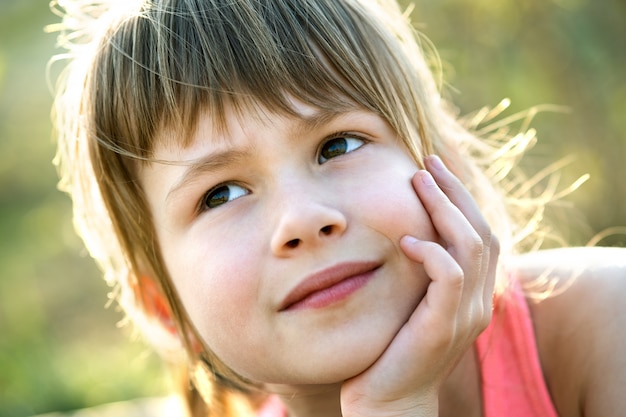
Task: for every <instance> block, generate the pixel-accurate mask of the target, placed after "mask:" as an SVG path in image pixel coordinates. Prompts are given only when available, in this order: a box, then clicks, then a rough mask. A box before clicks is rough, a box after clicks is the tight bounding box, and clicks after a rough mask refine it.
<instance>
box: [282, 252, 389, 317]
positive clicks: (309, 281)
mask: <svg viewBox="0 0 626 417" xmlns="http://www.w3.org/2000/svg"><path fill="white" fill-rule="evenodd" d="M380 266H381V264H380V263H379V262H349V263H342V264H339V265H336V266H333V267H331V268H328V269H325V270H322V271H320V272H317V273H314V274H312V275H310V276H308V277H307V278H305V279H304V280H303V281H302V282H301V283H300V284H298V285H297V286H296V287H295V288H294V289H293V290H292V291H291V292H290V293H289V294H288V295H287V297H286V298H285V299H284V301H283V302H282V304H281V307H280V311H295V310H301V309H309V308H311V309H315V308H323V307H327V306H330V305H331V304H335V303H337V302H339V301H342V300H344V299H346V298H348V297H349V296H350V295H351V294H353V293H354V292H356V291H357V290H359V289H360V288H362V287H363V286H365V284H367V282H368V281H369V280H370V279H371V278H373V277H374V275H375V273H376V271H377V270H378V268H380Z"/></svg>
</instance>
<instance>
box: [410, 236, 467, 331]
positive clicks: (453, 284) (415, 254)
mask: <svg viewBox="0 0 626 417" xmlns="http://www.w3.org/2000/svg"><path fill="white" fill-rule="evenodd" d="M400 247H401V248H402V250H403V251H404V253H405V254H406V256H407V257H408V258H409V259H411V260H412V261H414V262H417V263H420V264H422V266H423V267H424V271H425V272H426V274H427V275H428V276H429V277H430V279H431V283H430V284H429V286H428V290H427V292H426V295H425V297H424V299H423V300H422V302H421V303H420V305H419V306H418V308H417V309H416V311H415V313H414V314H416V315H426V312H425V311H424V310H429V311H437V312H438V313H437V314H434V315H433V314H431V315H430V316H431V317H432V318H433V319H435V320H436V321H437V323H435V324H434V325H436V326H437V328H443V327H448V326H449V325H450V324H451V323H453V322H454V319H453V318H454V317H455V316H456V315H457V312H458V310H459V306H460V303H461V299H462V293H463V285H464V272H463V269H461V267H460V265H459V264H458V263H457V262H456V261H455V260H454V258H453V257H452V256H451V255H450V254H449V253H448V252H447V251H446V250H445V249H444V248H443V247H442V246H441V245H439V244H437V243H434V242H429V241H423V240H418V239H416V238H414V237H412V236H404V237H403V238H402V239H401V240H400ZM441 326H443V327H441Z"/></svg>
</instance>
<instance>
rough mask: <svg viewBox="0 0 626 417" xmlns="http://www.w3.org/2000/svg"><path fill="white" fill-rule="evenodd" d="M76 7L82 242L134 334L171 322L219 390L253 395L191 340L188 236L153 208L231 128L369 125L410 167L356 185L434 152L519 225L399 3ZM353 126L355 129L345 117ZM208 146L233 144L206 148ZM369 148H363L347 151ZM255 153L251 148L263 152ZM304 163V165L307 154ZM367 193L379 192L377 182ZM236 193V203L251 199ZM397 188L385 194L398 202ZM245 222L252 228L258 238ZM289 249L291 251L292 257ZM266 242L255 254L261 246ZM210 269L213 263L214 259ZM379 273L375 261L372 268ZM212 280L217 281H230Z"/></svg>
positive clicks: (68, 8) (72, 108) (62, 95)
mask: <svg viewBox="0 0 626 417" xmlns="http://www.w3.org/2000/svg"><path fill="white" fill-rule="evenodd" d="M75 3H76V2H72V1H71V0H69V1H67V2H63V1H61V0H59V4H60V5H61V7H62V8H64V9H65V12H66V13H67V15H66V20H65V23H66V24H67V26H68V27H70V29H74V32H72V34H73V36H67V37H64V39H65V40H67V42H68V46H69V48H70V52H71V53H72V54H73V56H72V62H71V63H70V65H69V67H68V69H67V72H66V74H65V76H64V78H63V84H62V87H61V90H60V92H59V95H58V99H57V106H56V109H57V114H58V118H59V119H58V124H59V131H60V134H61V138H60V145H59V164H60V168H61V171H62V175H63V185H64V187H65V188H66V189H67V190H68V191H69V192H70V193H71V195H72V198H73V200H74V209H75V219H76V224H77V227H78V230H79V232H80V233H81V235H82V237H83V238H84V240H85V242H86V244H87V246H88V248H89V250H90V252H91V253H92V255H93V256H94V258H95V259H96V260H98V261H99V263H100V264H101V266H102V267H103V269H104V271H105V273H106V276H107V278H108V279H109V280H111V281H112V282H114V283H116V284H118V285H119V288H120V289H121V291H122V295H121V300H122V302H123V303H124V304H125V307H126V308H127V310H128V311H129V313H130V314H131V315H132V316H133V317H135V318H137V320H138V321H141V320H142V319H141V317H143V316H145V315H148V316H161V318H162V320H161V324H162V325H163V326H164V327H169V325H168V320H169V319H170V318H172V319H173V324H172V327H175V329H173V330H174V331H175V332H176V334H178V335H180V337H181V339H182V340H183V342H184V345H185V347H186V350H187V353H188V355H189V357H190V358H191V362H192V363H196V362H197V361H198V360H201V362H202V363H204V364H208V366H209V367H210V368H211V369H212V371H213V373H214V376H215V377H216V378H218V379H219V380H220V381H221V382H223V383H225V384H228V383H233V384H235V385H242V384H243V383H244V380H243V379H242V378H240V377H239V376H238V375H237V373H235V372H232V371H231V369H230V368H231V367H230V366H225V365H224V364H223V363H222V362H221V361H220V360H218V359H217V358H216V356H215V355H214V353H213V352H212V350H211V349H210V347H211V343H212V341H211V340H206V338H207V337H206V336H207V334H204V333H203V331H202V329H197V328H196V325H197V324H198V320H196V319H197V318H198V317H201V316H202V314H204V313H205V312H206V311H200V310H194V309H193V308H190V306H189V303H187V304H186V305H185V308H183V304H185V303H183V301H187V299H189V297H192V295H191V294H193V293H194V291H198V292H202V291H203V290H204V289H203V288H202V286H197V287H194V286H193V285H192V284H190V283H189V282H187V283H185V284H184V285H183V284H180V282H176V280H177V279H178V278H176V279H173V277H176V276H177V274H180V272H177V271H179V270H180V269H181V268H182V266H181V265H182V264H180V265H179V264H176V259H175V257H174V255H172V253H173V249H171V248H172V245H170V243H172V242H178V241H177V240H176V239H177V238H180V235H181V234H183V233H182V232H176V231H175V230H174V231H172V228H173V229H176V226H172V228H169V229H168V227H169V226H171V225H172V224H174V223H167V221H168V215H169V220H171V217H173V216H174V217H176V216H178V215H180V216H181V218H182V220H181V219H180V218H177V221H179V223H177V224H180V222H183V223H184V222H185V220H184V215H183V214H181V213H180V212H177V211H170V212H168V211H162V210H160V209H159V208H158V205H159V202H161V200H158V199H156V198H155V197H154V195H155V194H158V193H159V192H160V191H162V190H161V189H160V187H161V182H160V181H161V180H159V178H165V179H164V180H163V185H162V188H165V189H166V190H170V189H171V188H176V184H175V183H174V182H172V181H171V178H169V177H168V178H169V179H168V178H166V177H159V176H158V175H153V174H154V172H155V169H157V171H158V169H161V171H158V172H159V173H163V172H166V171H164V170H165V169H169V170H170V171H171V170H173V171H171V172H181V170H184V169H186V168H185V167H188V164H187V162H190V161H192V160H193V161H195V160H196V159H197V158H198V157H202V156H203V154H202V152H209V153H210V152H211V150H210V149H209V150H207V148H206V147H207V146H209V147H211V146H213V145H215V146H216V147H218V148H219V146H221V145H220V143H221V144H223V143H224V142H225V143H228V144H231V143H234V142H236V140H234V139H233V138H234V137H235V136H236V135H234V134H233V130H237V129H241V128H242V126H243V128H244V129H243V130H245V128H248V129H249V128H250V127H251V126H255V127H258V129H259V132H265V133H267V132H273V133H280V132H285V131H288V130H289V129H291V127H293V126H291V125H290V124H289V123H291V122H290V121H292V120H295V119H302V118H303V117H305V116H310V115H311V114H321V115H327V119H328V120H332V122H329V123H331V124H332V123H335V124H337V126H339V128H340V130H341V131H343V130H345V129H344V128H343V125H348V127H351V124H355V123H356V122H355V121H358V120H362V121H363V123H364V124H367V125H369V124H376V123H377V124H376V126H378V127H377V129H379V130H378V132H382V131H385V132H387V133H388V134H387V135H386V136H387V137H390V138H391V139H392V140H393V141H394V143H396V144H401V145H399V147H402V149H404V151H405V153H404V155H406V156H407V158H405V159H403V157H400V156H398V157H397V158H396V157H395V156H394V157H393V158H390V159H389V162H393V163H396V162H397V163H398V164H399V165H398V166H399V167H400V168H397V170H396V171H394V170H393V169H395V168H394V167H389V166H378V165H376V161H377V159H371V160H369V159H365V160H364V161H367V163H368V166H364V167H362V168H361V170H360V171H358V172H359V174H362V175H360V176H361V177H366V176H367V175H371V174H372V173H373V174H379V175H381V176H384V175H386V174H385V172H386V171H385V170H386V169H388V170H389V171H393V172H392V173H390V174H389V175H392V176H393V175H396V174H395V173H397V172H400V171H402V170H404V171H402V175H404V174H405V173H406V172H408V171H410V170H411V169H417V167H418V166H420V165H421V158H422V156H423V155H425V154H430V153H437V154H439V155H441V156H442V158H443V159H444V160H445V161H446V162H447V164H448V165H449V166H450V167H451V169H453V171H454V172H455V173H456V174H457V175H458V176H459V177H460V178H461V179H462V180H463V181H464V182H465V183H466V185H467V186H468V187H469V188H470V190H471V191H472V192H473V193H474V194H475V196H476V198H477V199H478V201H479V202H480V203H481V204H482V205H483V209H484V210H485V212H486V215H487V217H488V218H490V219H491V221H492V223H493V226H494V228H495V229H496V230H498V233H499V234H500V239H501V241H502V242H506V235H507V234H508V228H507V224H508V223H507V218H506V216H505V215H504V209H503V207H502V204H501V203H500V199H499V198H492V197H493V195H494V193H495V190H494V188H493V187H492V185H491V183H490V181H488V180H487V178H486V177H485V176H484V175H482V174H481V173H480V170H479V169H478V167H477V166H476V165H475V162H474V160H473V159H471V158H470V157H480V156H481V155H482V154H483V153H484V152H485V149H484V148H483V145H480V144H479V142H477V141H475V139H474V138H473V137H472V136H471V135H470V134H468V133H467V132H465V131H464V130H463V129H461V128H460V127H459V126H458V124H456V122H455V121H454V120H453V119H452V118H451V117H450V116H448V114H447V113H446V112H445V110H444V108H443V103H441V102H440V96H439V93H438V91H437V87H436V85H435V82H434V80H433V77H432V75H431V73H430V71H429V68H428V65H427V62H426V59H425V57H424V54H423V52H422V51H421V49H420V48H419V46H418V44H417V43H416V41H415V34H414V33H413V32H412V31H411V29H410V28H409V25H408V22H407V17H406V16H404V15H402V14H401V13H400V12H399V11H398V8H397V6H396V5H395V4H394V3H392V2H391V1H387V0H377V1H374V0H371V1H368V0H342V1H337V0H275V1H263V2H260V1H257V0H237V1H232V0H210V1H209V0H204V1H194V0H154V1H148V0H145V1H140V0H136V1H132V2H130V3H129V2H124V1H118V2H112V3H114V4H111V5H106V4H103V5H93V4H89V5H79V4H75ZM100 6H101V7H100ZM96 17H97V19H95V18H96ZM81 19H84V20H83V23H84V24H83V25H82V26H80V27H78V26H76V27H74V28H72V27H71V26H72V25H80V23H81ZM77 39H78V41H76V40H77ZM75 41H76V42H75ZM363 114H365V116H363ZM342 115H348V117H347V118H343V119H342V117H343V116H342ZM359 117H365V119H359ZM318 119H319V120H322V121H323V120H324V118H318ZM337 120H339V122H338V121H337ZM346 120H348V121H346ZM342 123H343V124H342ZM281 129H282V130H281ZM315 129H318V130H319V129H320V127H319V123H318V124H317V125H314V126H313V127H311V131H313V132H317V131H316V130H315ZM352 130H356V129H351V130H350V132H352ZM300 133H301V134H302V137H303V143H302V146H303V147H306V146H309V145H307V143H308V142H306V141H307V140H308V139H306V138H307V137H308V136H307V135H308V133H309V132H305V131H303V130H302V129H300ZM330 133H332V132H330ZM373 135H374V136H375V134H373ZM252 136H254V135H252ZM258 136H259V138H261V139H263V138H267V137H269V136H268V135H265V136H264V133H259V134H258ZM343 136H347V135H346V133H345V132H344V133H343ZM343 136H342V137H343ZM206 137H211V138H215V137H219V138H228V140H227V141H224V142H219V141H215V140H213V141H205V142H202V140H201V138H206ZM239 137H241V136H239ZM261 139H260V140H261ZM274 139H275V137H274V138H272V137H270V139H268V140H274ZM327 139H328V138H327V137H326V138H325V140H327ZM366 139H367V138H366ZM359 141H360V142H359ZM395 141H399V142H395ZM207 143H208V145H207ZM388 143H389V144H390V143H391V142H388ZM350 144H352V145H350ZM362 144H363V141H361V139H358V138H357V139H356V142H349V145H348V146H354V147H355V148H358V147H360V146H361V145H362ZM248 145H249V147H251V149H255V145H254V143H248ZM198 149H202V151H198ZM281 149H282V148H281ZM256 151H259V149H256V150H255V152H256ZM198 152H200V153H198ZM293 152H295V155H294V158H297V157H298V153H297V152H298V151H297V150H294V151H293ZM259 155H263V149H261V150H260V153H259ZM232 158H234V159H236V157H232ZM232 158H231V159H232ZM271 158H272V155H269V157H268V159H267V160H268V161H269V160H271ZM394 158H395V159H394ZM382 160H384V158H382ZM370 162H372V163H371V165H369V163H370ZM255 164H256V165H255ZM240 166H241V164H240ZM256 166H260V162H259V160H258V159H257V160H254V161H252V162H251V170H252V172H256V171H255V169H256V170H257V171H258V170H259V169H257V168H256ZM272 166H273V167H274V166H275V165H272ZM155 167H156V168H155ZM163 167H165V168H163ZM369 168H371V169H370V170H369V172H368V169H369ZM176 170H178V171H176ZM170 171H167V172H170ZM405 171H406V172H405ZM159 175H161V174H159ZM259 175H261V176H262V175H263V173H260V172H259ZM398 178H400V176H399V177H398ZM231 179H232V178H225V179H224V180H231ZM235 179H236V180H238V178H235ZM405 180H406V183H403V184H402V187H409V186H408V176H407V177H406V178H405ZM346 181H347V180H346ZM368 181H369V183H373V182H375V181H376V175H371V177H368ZM246 184H247V183H246ZM360 184H361V183H358V182H355V183H354V184H352V185H354V186H356V187H358V186H360ZM213 185H217V184H213ZM228 185H229V186H230V184H228ZM241 185H242V184H240V183H237V184H236V186H237V187H238V188H236V189H233V188H228V187H227V188H226V190H227V191H228V192H235V193H243V194H245V193H246V192H247V191H246V190H244V189H245V187H242V186H241ZM394 187H395V185H390V189H391V190H392V191H391V192H393V190H394ZM242 190H244V191H242ZM407 190H408V188H407ZM204 191H206V189H205V190H204ZM214 191H215V190H214ZM218 191H220V190H218ZM335 191H338V190H335ZM339 191H341V192H343V190H339ZM221 192H224V189H221ZM212 196H213V197H215V194H213V195H212ZM180 197H181V198H185V195H184V194H181V195H180ZM220 197H223V196H217V197H216V198H217V200H216V201H221V200H219V198H220ZM323 198H325V199H328V198H331V199H332V198H335V197H332V196H331V197H328V196H324V197H323ZM202 201H203V202H205V203H206V199H205V200H202ZM407 204H408V205H409V206H410V205H411V204H413V203H412V202H408V203H407ZM281 207H282V206H281ZM281 207H276V210H279V211H280V209H281ZM196 208H197V207H196ZM390 212H393V210H390ZM267 213H269V212H266V214H267ZM194 215H195V214H194ZM155 220H156V221H155ZM260 220H261V221H262V220H263V219H262V218H261V219H260ZM344 220H345V219H344ZM344 220H341V219H339V220H333V221H330V220H329V222H330V223H329V225H331V226H332V227H330V228H327V227H326V226H328V225H326V224H325V225H323V226H322V229H324V230H325V232H329V234H330V232H333V233H334V232H335V231H337V230H338V228H339V229H341V227H343V226H337V225H341V224H343V223H342V221H344ZM164 222H165V223H167V225H169V226H168V227H166V226H164ZM208 223H209V224H210V223H211V222H208ZM244 223H245V221H244ZM269 223H271V222H270V221H268V224H269ZM184 224H185V225H186V226H185V227H180V230H183V229H184V230H185V233H186V234H191V233H193V231H191V230H192V229H193V228H194V227H196V228H197V227H198V226H193V227H192V226H190V224H191V222H188V223H184ZM246 224H247V226H248V227H250V230H257V229H258V228H262V227H263V225H262V224H261V225H260V224H258V223H257V224H251V223H250V222H248V223H246ZM187 226H188V227H187ZM391 229H393V227H392V228H391ZM231 230H232V229H231ZM223 232H224V236H223V239H224V242H226V243H224V244H223V245H224V246H226V247H227V246H228V245H229V244H231V245H232V244H233V242H232V241H229V240H228V239H229V233H230V232H229V231H228V230H224V231H223ZM168 233H171V234H170V235H168ZM424 233H425V235H428V234H429V233H431V231H429V230H424ZM181 241H182V240H181ZM185 242H187V243H189V242H190V241H189V240H185ZM211 242H212V244H213V245H214V246H213V248H214V249H215V252H216V253H219V251H220V250H222V249H223V248H222V247H221V246H220V243H219V242H220V241H219V240H216V239H213V240H211ZM287 242H288V241H287ZM294 242H295V241H294V240H293V239H292V241H291V243H289V244H290V245H291V246H294V247H297V246H298V242H295V243H294ZM249 243H250V244H251V245H255V242H254V241H253V242H249ZM263 245H264V242H258V248H263ZM164 247H165V248H166V250H164ZM233 247H234V246H233ZM188 248H189V249H190V250H191V251H192V252H193V248H192V247H191V246H189V247H188ZM255 248H256V247H255ZM211 249H212V248H211V247H203V250H207V251H211ZM255 250H256V249H255ZM228 253H232V251H229V252H228ZM180 255H185V254H184V253H182V254H181V253H178V254H177V256H180ZM253 255H254V254H252V255H250V256H253ZM242 256H247V255H246V254H242ZM351 256H353V257H357V254H351ZM207 259H209V260H210V259H212V258H211V256H210V255H207ZM347 260H349V261H351V260H352V259H347ZM340 261H346V259H342V260H340ZM368 261H372V262H374V264H376V262H379V260H378V259H376V258H375V257H374V258H372V259H368ZM242 262H243V261H242ZM174 264H176V270H175V271H174V270H173V265H174ZM376 265H378V264H376ZM376 265H375V266H376ZM326 266H328V265H326ZM262 267H263V266H261V267H260V268H262ZM264 267H267V265H264ZM309 267H310V268H311V269H315V268H316V267H317V266H316V265H314V264H310V265H309ZM358 268H360V266H359V267H358ZM210 270H211V271H212V272H213V273H215V274H220V273H222V274H223V273H226V272H228V271H229V269H228V268H222V269H219V268H213V269H210ZM188 271H190V272H192V271H197V269H194V268H193V267H190V269H189V270H188ZM266 272H267V271H266ZM233 279H235V278H233ZM407 285H409V284H407ZM154 287H156V290H153V288H154ZM422 290H423V288H422V287H420V288H412V291H414V292H415V291H417V292H419V291H422ZM181 293H182V294H181ZM146 294H148V295H146ZM150 294H153V295H150ZM154 294H156V295H154ZM206 295H207V297H209V298H210V297H211V296H213V297H216V295H215V294H213V295H211V294H206ZM283 307H284V306H283ZM189 310H191V311H189ZM209 311H210V309H209ZM402 314H404V313H402ZM190 316H191V318H192V319H193V320H190ZM235 319H236V318H233V320H235ZM191 321H193V322H194V323H193V324H192V323H191ZM381 325H385V323H381ZM222 330H224V329H222ZM207 333H210V332H207ZM257 348H258V347H257ZM240 373H244V374H245V373H246V372H240ZM247 376H248V375H247Z"/></svg>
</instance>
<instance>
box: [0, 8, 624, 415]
mask: <svg viewBox="0 0 626 417" xmlns="http://www.w3.org/2000/svg"><path fill="white" fill-rule="evenodd" d="M413 18H414V20H415V21H416V22H417V24H418V27H419V29H420V30H421V31H422V32H424V33H425V34H426V35H427V36H428V37H429V38H430V39H431V40H432V41H433V43H434V44H435V45H436V47H437V49H438V51H439V53H440V56H441V59H442V61H443V64H444V74H445V77H446V81H447V82H448V84H450V85H451V86H452V87H454V89H448V92H449V94H450V95H451V96H452V97H453V98H454V100H455V101H456V103H457V104H458V105H459V107H460V109H461V111H462V113H467V112H471V111H474V110H476V109H478V108H480V107H482V106H483V105H489V106H493V105H496V104H497V103H498V102H499V101H500V100H501V99H503V98H505V97H508V98H510V99H511V100H512V102H513V104H512V106H511V109H510V110H509V111H507V114H512V113H514V112H515V111H520V110H524V109H527V108H529V107H532V106H534V105H539V104H547V103H549V104H558V105H566V106H568V107H569V109H570V111H569V112H568V113H543V114H540V115H539V116H538V117H537V118H536V119H535V122H534V124H533V125H534V127H536V128H537V129H538V130H539V135H540V143H539V144H538V145H537V146H536V147H535V148H534V149H533V150H532V152H531V154H530V155H529V157H528V158H526V160H525V162H524V165H525V167H526V168H527V170H529V171H530V172H532V171H533V170H535V169H537V168H535V167H536V166H544V165H546V164H547V163H549V162H552V161H555V160H557V159H559V158H561V157H563V156H566V155H570V154H574V155H576V159H575V160H574V162H573V163H572V164H571V165H569V166H568V167H567V168H566V169H565V170H564V174H563V184H567V183H568V181H570V182H571V181H573V180H575V179H576V178H578V176H580V175H582V174H585V173H590V174H591V175H592V177H591V180H590V181H589V182H588V183H586V184H585V185H584V186H583V187H582V188H581V189H580V190H579V191H578V192H576V193H575V194H574V195H572V196H570V197H568V198H567V202H569V203H571V204H574V205H576V206H577V207H578V211H577V212H572V211H567V210H566V209H558V210H555V211H553V212H552V214H551V215H552V216H553V217H554V219H555V221H556V223H557V224H559V225H560V226H561V227H562V229H563V230H562V231H563V233H564V234H565V236H566V237H567V238H568V239H569V240H570V242H571V243H572V244H585V243H586V242H587V241H588V240H589V239H590V238H591V237H592V236H594V235H595V234H596V233H598V232H600V231H602V230H605V229H606V228H608V227H610V226H615V225H621V226H626V189H625V185H624V183H625V182H626V181H625V180H626V163H625V162H624V161H625V160H626V75H625V74H626V3H624V2H623V1H622V0H603V1H592V0H525V1H514V0H472V1H460V0H459V1H453V0H438V1H434V0H430V1H422V2H418V3H417V4H416V8H415V10H414V12H413ZM57 21H58V18H57V17H56V16H54V15H52V14H51V13H50V12H49V9H48V2H47V1H44V0H19V1H18V0H13V1H11V0H0V416H15V417H17V416H28V415H32V414H35V413H42V412H47V411H53V410H69V409H74V408H80V407H85V406H90V405H94V404H100V403H103V402H110V401H119V400H124V399H129V398H135V397H139V396H152V395H159V394H162V393H164V392H166V387H167V384H166V383H165V382H164V378H163V376H162V375H163V372H162V369H161V367H160V365H159V363H158V361H157V360H156V358H155V357H154V355H152V354H150V353H149V351H148V350H147V349H146V348H145V347H144V346H143V345H142V344H141V343H138V342H131V341H130V340H131V338H130V337H129V335H128V334H127V333H128V332H127V331H123V330H120V329H119V328H117V327H118V326H117V323H118V322H119V321H120V319H121V318H122V315H121V314H120V313H119V312H117V311H116V310H115V308H109V309H105V308H104V306H105V304H106V302H107V292H108V288H107V287H106V286H105V284H104V283H103V282H102V280H101V279H100V278H99V274H98V271H97V270H96V268H95V267H94V265H93V264H92V262H91V261H90V259H89V258H88V257H87V256H86V254H85V253H84V251H83V250H82V247H81V244H80V242H79V241H78V239H77V238H76V237H75V236H74V234H73V230H72V226H71V219H70V204H69V201H68V199H67V197H66V196H65V195H63V194H61V193H60V192H58V191H57V190H56V188H55V187H56V182H57V178H56V172H55V169H54V168H53V166H52V164H51V160H52V158H53V156H54V141H53V134H52V131H51V123H50V116H49V112H50V106H51V101H52V94H51V92H50V88H49V87H48V85H47V83H46V76H45V73H46V62H47V60H48V59H49V58H50V56H51V55H52V54H53V53H54V44H55V37H54V35H50V34H45V33H44V31H43V27H44V26H45V25H47V24H51V23H56V22H57ZM536 164H538V165H536ZM568 210H569V209H568ZM572 213H574V214H572ZM576 213H577V214H576ZM573 219H576V220H573ZM582 219H585V221H583V220H582ZM625 241H626V237H624V235H615V236H612V237H609V238H607V239H606V240H604V241H603V243H604V244H608V245H620V246H624V245H625Z"/></svg>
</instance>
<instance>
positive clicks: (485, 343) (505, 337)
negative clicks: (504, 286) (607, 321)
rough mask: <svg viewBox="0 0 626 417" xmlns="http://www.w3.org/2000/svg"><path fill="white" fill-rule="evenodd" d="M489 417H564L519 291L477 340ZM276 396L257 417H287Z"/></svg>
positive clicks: (506, 299) (507, 299)
mask: <svg viewBox="0 0 626 417" xmlns="http://www.w3.org/2000/svg"><path fill="white" fill-rule="evenodd" d="M476 349H477V352H478V358H479V361H480V372H481V377H482V383H483V387H482V392H483V412H484V417H558V415H557V413H556V409H555V408H554V405H553V404H552V401H551V399H550V394H549V392H548V388H547V386H546V383H545V380H544V378H543V373H542V371H541V364H540V363H539V354H538V351H537V346H536V344H535V333H534V330H533V326H532V320H531V317H530V311H529V310H528V304H526V299H525V298H524V295H523V294H522V291H521V289H520V288H519V286H515V288H514V289H513V291H511V292H510V293H507V295H505V296H504V297H502V298H500V299H499V300H498V301H497V303H496V310H495V314H494V317H493V320H492V321H491V324H489V326H488V327H487V329H485V331H484V332H483V333H482V334H481V335H480V336H479V337H478V339H477V340H476ZM286 415H287V413H286V411H285V409H284V407H283V405H282V403H281V401H280V399H279V398H278V397H276V396H270V397H269V399H268V400H267V401H266V403H265V404H264V405H263V406H262V407H261V409H260V410H259V413H258V414H257V417H286Z"/></svg>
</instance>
